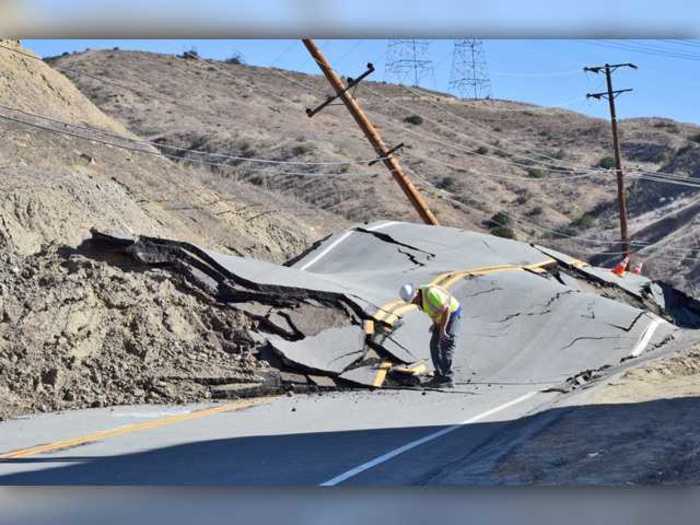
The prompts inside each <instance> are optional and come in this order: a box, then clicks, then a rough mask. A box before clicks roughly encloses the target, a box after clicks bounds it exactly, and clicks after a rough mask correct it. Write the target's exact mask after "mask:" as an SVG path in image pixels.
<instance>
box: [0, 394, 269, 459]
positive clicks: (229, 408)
mask: <svg viewBox="0 0 700 525" xmlns="http://www.w3.org/2000/svg"><path fill="white" fill-rule="evenodd" d="M272 399H274V397H263V398H259V399H242V400H240V401H235V402H232V403H226V404H223V405H219V406H216V407H212V408H205V409H202V410H195V411H193V412H188V413H186V414H177V415H174V416H166V417H162V418H159V419H154V420H152V421H145V422H143V423H133V424H130V425H124V426H121V427H117V428H114V429H112V430H100V431H98V432H93V433H92V434H86V435H84V436H79V437H76V438H71V439H64V440H61V441H54V442H53V443H46V444H44V445H37V446H35V447H30V448H24V449H20V450H14V451H10V452H5V453H3V454H0V459H16V458H26V457H29V456H36V455H37V454H45V453H47V452H54V451H56V450H61V449H65V448H72V447H77V446H79V445H87V444H88V443H95V442H97V441H103V440H105V439H108V438H113V437H116V436H122V435H124V434H130V433H132V432H143V431H144V430H151V429H154V428H160V427H164V426H167V425H173V424H175V423H182V422H183V421H193V420H195V419H201V418H203V417H207V416H213V415H214V414H222V413H224V412H233V411H235V410H242V409H244V408H250V407H253V406H256V405H261V404H264V403H269V402H270V401H271V400H272Z"/></svg>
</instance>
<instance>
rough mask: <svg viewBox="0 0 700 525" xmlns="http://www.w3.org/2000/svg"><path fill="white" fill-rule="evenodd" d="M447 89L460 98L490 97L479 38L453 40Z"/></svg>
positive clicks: (488, 81)
mask: <svg viewBox="0 0 700 525" xmlns="http://www.w3.org/2000/svg"><path fill="white" fill-rule="evenodd" d="M449 89H450V91H452V92H453V93H454V94H456V95H457V96H459V97H461V98H472V99H474V100H477V99H480V98H491V79H490V78H489V72H488V69H487V67H486V53H484V43H483V42H482V41H481V40H476V39H474V38H465V39H462V40H455V45H454V52H453V54H452V71H451V73H450V84H449Z"/></svg>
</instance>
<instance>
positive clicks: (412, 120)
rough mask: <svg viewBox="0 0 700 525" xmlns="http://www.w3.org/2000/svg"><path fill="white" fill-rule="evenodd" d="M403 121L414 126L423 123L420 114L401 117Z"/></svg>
mask: <svg viewBox="0 0 700 525" xmlns="http://www.w3.org/2000/svg"><path fill="white" fill-rule="evenodd" d="M403 121H404V122H407V123H408V124H413V125H414V126H420V125H421V124H423V117H421V116H420V115H411V116H408V117H406V118H405V119H403Z"/></svg>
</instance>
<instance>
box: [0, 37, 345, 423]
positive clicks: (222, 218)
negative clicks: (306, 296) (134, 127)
mask: <svg viewBox="0 0 700 525" xmlns="http://www.w3.org/2000/svg"><path fill="white" fill-rule="evenodd" d="M0 45H1V46H2V47H0V85H1V86H2V89H1V90H0V91H1V92H0V106H2V107H0V135H1V137H2V141H0V252H1V256H0V320H1V321H0V399H1V401H0V418H3V417H8V416H10V415H17V414H22V413H27V412H31V411H34V410H53V409H59V408H68V407H84V406H93V405H95V406H97V405H103V404H119V403H125V402H142V401H149V402H154V401H171V402H173V401H185V400H191V399H198V398H202V397H203V396H205V395H206V392H207V391H208V390H207V389H206V388H205V387H204V386H203V385H205V384H206V382H207V381H212V380H214V381H215V380H216V379H217V378H218V380H219V381H221V380H223V379H226V378H228V379H229V380H236V379H237V378H238V379H240V380H244V379H245V378H246V377H248V376H249V375H250V374H252V373H253V372H254V371H255V370H259V369H260V368H261V367H264V364H261V363H259V362H258V361H256V360H254V359H252V358H251V357H250V355H249V351H250V347H249V346H250V345H248V344H247V343H246V342H245V341H243V342H242V341H241V339H240V334H241V333H242V332H241V331H242V330H243V329H244V328H246V327H248V326H250V323H251V321H250V320H249V319H247V318H245V317H243V316H242V315H240V314H236V313H235V312H233V311H231V310H222V309H221V308H219V307H217V305H215V304H211V301H206V300H204V299H202V298H200V297H198V296H197V295H196V294H192V293H191V292H189V291H187V290H186V288H182V289H180V288H177V287H175V286H173V285H172V284H171V280H170V279H165V278H164V277H163V276H162V275H161V274H160V273H159V271H158V270H146V269H138V268H132V267H128V266H127V267H123V266H120V265H118V264H117V265H116V266H115V265H114V261H109V262H108V261H106V260H103V258H102V257H101V256H100V254H99V253H96V252H90V251H89V250H87V251H86V250H85V249H84V247H83V248H80V249H78V248H79V247H80V246H82V243H83V241H84V240H85V239H86V238H87V237H88V236H89V235H90V233H89V232H90V228H92V227H97V228H98V229H101V230H103V231H109V230H116V231H119V232H125V233H129V232H131V233H139V234H146V235H154V236H164V237H168V238H173V239H180V240H186V241H192V242H194V243H197V244H199V245H201V246H204V247H209V248H213V249H217V250H219V251H222V252H225V253H226V252H228V253H233V254H241V255H252V256H255V257H259V258H262V259H267V260H271V261H276V262H282V261H285V260H287V259H288V258H289V257H291V256H293V255H295V254H297V253H298V252H300V251H301V250H302V249H304V248H305V247H307V246H308V245H309V244H310V243H311V242H312V241H315V240H317V239H318V238H320V237H322V236H324V235H326V234H327V233H329V232H330V231H333V230H336V229H338V228H341V227H343V226H344V225H345V224H346V221H345V220H344V219H342V218H340V217H338V216H336V215H333V214H327V213H324V212H320V213H319V212H316V211H312V210H310V209H308V208H307V207H305V205H304V203H303V202H301V201H295V200H294V199H290V198H289V197H288V196H281V195H280V194H278V193H275V192H273V191H268V190H265V189H263V188H260V187H255V186H251V185H249V184H242V183H239V182H236V181H230V182H229V183H228V184H226V185H225V186H223V185H220V186H218V187H217V189H212V188H211V187H210V186H209V185H208V181H209V180H210V179H211V177H212V176H213V174H212V173H211V172H210V171H207V170H201V169H196V168H190V167H187V166H185V165H182V164H178V163H174V162H172V161H171V160H169V159H167V158H163V157H162V156H161V155H159V153H158V151H157V150H156V149H155V148H152V147H150V146H148V145H143V144H134V143H133V140H135V139H138V137H137V136H136V135H133V134H132V133H131V132H129V131H127V130H126V129H125V128H124V126H122V125H121V124H120V123H119V122H118V121H116V120H114V119H113V118H111V117H110V116H107V115H105V114H104V113H103V112H102V111H101V110H100V109H99V108H97V107H96V106H95V105H94V104H93V103H92V102H91V101H90V100H88V99H87V98H86V97H85V96H84V95H83V94H82V93H81V92H80V91H78V89H77V88H76V87H75V86H74V85H73V84H72V82H71V81H70V80H68V79H67V78H65V77H64V76H63V75H62V74H61V73H59V72H58V71H56V70H54V69H52V68H51V67H49V66H48V65H46V64H45V63H44V62H43V61H42V60H40V59H38V58H37V57H34V56H32V54H31V52H29V51H27V50H26V49H22V48H21V47H19V46H18V44H17V43H16V42H9V41H1V42H0ZM8 48H9V49H8ZM8 108H11V109H8ZM18 110H19V111H18ZM35 115H41V116H42V118H38V117H36V116H35ZM87 128H89V129H87ZM93 128H94V129H98V130H101V131H99V132H98V131H94V129H93ZM87 132H89V137H90V140H85V138H84V137H85V134H86V133H87ZM123 146H126V147H127V148H132V149H125V148H124V147H123ZM144 152H145V153H144ZM182 286H185V285H184V284H183V285H182ZM212 378H213V379H212Z"/></svg>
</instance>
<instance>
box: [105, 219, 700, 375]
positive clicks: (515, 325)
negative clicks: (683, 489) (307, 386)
mask: <svg viewBox="0 0 700 525" xmlns="http://www.w3.org/2000/svg"><path fill="white" fill-rule="evenodd" d="M378 230H381V231H378ZM99 237H100V238H101V239H102V240H105V239H109V237H108V236H106V235H101V234H100V235H99ZM129 242H130V240H129V239H125V238H124V237H115V238H114V240H113V244H114V245H115V246H117V247H119V248H121V249H124V248H125V247H126V249H127V251H130V252H131V253H132V254H134V255H135V256H137V257H138V258H139V259H140V260H142V261H145V262H150V263H152V264H163V263H164V262H170V263H171V264H172V269H173V270H174V271H180V272H184V273H186V274H189V275H190V276H194V275H205V276H207V282H206V290H216V292H215V293H216V294H218V296H219V299H220V300H221V301H222V302H224V303H226V304H229V305H230V306H231V307H233V308H239V309H240V310H241V311H244V312H247V313H248V314H249V315H251V316H252V317H253V318H254V319H256V320H257V321H258V324H257V330H258V332H259V334H258V335H261V336H262V337H263V338H266V340H267V341H268V343H269V345H270V346H271V347H272V348H273V349H274V351H275V352H276V353H277V354H278V355H279V356H280V357H281V358H282V359H283V361H284V362H286V363H288V364H291V365H293V366H297V367H299V368H300V369H302V370H306V371H313V372H315V373H325V374H329V375H332V376H335V377H343V374H344V373H345V372H347V371H348V370H349V369H353V370H356V371H355V372H353V373H352V374H345V377H346V378H350V377H354V378H357V377H362V378H363V379H362V380H361V381H359V383H361V384H371V385H375V383H377V381H378V379H377V378H380V377H381V378H384V376H385V374H382V373H381V370H380V369H379V363H380V362H381V360H389V361H390V362H391V363H393V364H394V365H401V364H407V363H421V362H422V363H424V364H425V365H426V370H427V371H430V370H431V369H432V364H431V360H430V352H429V340H430V330H429V329H430V321H429V320H428V318H427V317H426V316H425V315H423V314H421V313H420V312H418V311H417V310H416V309H415V308H414V307H411V306H408V305H405V304H404V303H402V302H401V301H399V300H398V299H397V291H398V288H399V287H400V286H401V285H402V284H404V283H405V282H406V281H411V282H413V283H414V284H424V283H429V282H432V283H435V284H440V285H442V286H445V287H446V288H448V289H449V290H450V292H451V293H452V294H453V295H454V296H455V297H456V298H457V299H458V300H459V301H460V302H461V303H462V304H463V306H464V323H463V328H462V333H461V334H459V337H458V341H457V345H458V347H457V349H456V352H455V360H454V369H455V373H456V381H457V382H467V381H470V380H472V379H473V376H474V374H475V373H476V374H478V375H479V376H483V377H491V376H493V375H494V374H497V375H498V376H499V377H502V378H507V379H508V380H512V381H523V380H527V379H528V378H532V377H535V376H536V377H546V378H549V379H550V380H551V381H559V380H562V379H563V378H566V377H570V376H572V375H574V374H576V373H577V372H579V371H581V370H586V369H595V368H599V367H601V366H603V365H606V364H613V363H617V362H619V361H620V360H621V359H624V358H626V357H628V356H629V355H630V353H631V352H633V351H634V350H635V348H637V347H638V346H639V343H640V341H641V340H642V338H643V336H644V335H645V333H646V332H645V330H646V329H647V328H648V326H649V322H650V321H649V319H648V318H647V317H645V316H644V313H645V311H646V310H645V309H644V307H643V305H644V303H643V300H642V299H643V298H642V295H643V290H642V288H643V287H644V286H647V287H648V286H649V285H650V284H651V281H649V280H648V279H645V278H642V277H640V276H634V277H633V278H631V277H630V278H629V279H618V278H617V277H615V278H612V277H609V276H608V274H610V272H609V271H608V270H605V269H595V268H592V267H589V266H585V265H584V264H583V263H580V261H577V260H576V259H574V258H571V257H568V256H566V255H565V254H561V253H559V252H556V251H554V250H548V249H546V248H542V247H539V246H532V245H529V244H527V243H522V242H517V241H513V240H509V239H502V238H499V237H493V236H489V235H484V234H480V233H475V232H466V231H461V230H457V229H455V228H446V227H433V226H425V225H419V224H409V223H398V222H383V223H382V222H380V223H375V224H372V225H367V226H364V227H355V228H352V229H350V230H348V231H346V232H342V233H338V234H336V235H332V236H330V237H328V238H326V239H324V240H322V241H320V242H318V243H316V244H314V245H313V246H312V247H311V248H310V249H309V250H307V251H306V252H304V253H303V254H302V255H300V256H299V257H296V258H295V259H293V260H291V261H289V262H288V263H287V264H286V265H284V266H278V265H274V264H271V263H266V262H262V261H257V260H254V259H250V258H243V257H238V256H233V255H224V254H220V253H216V252H213V251H211V250H206V249H202V248H199V247H196V246H193V245H190V244H187V243H177V242H174V241H167V240H162V239H147V238H144V239H141V240H131V242H132V244H131V245H129ZM557 261H559V263H557ZM524 270H525V271H524ZM197 272H198V273H197ZM587 278H590V279H591V280H595V282H596V283H598V284H600V282H601V281H604V282H605V283H606V284H607V285H609V286H613V287H618V288H620V289H621V290H622V291H621V292H620V293H622V294H623V295H622V298H623V299H624V298H627V299H628V300H627V301H625V300H618V299H619V298H617V297H613V298H609V297H605V296H604V295H610V292H609V288H606V287H601V288H596V286H595V285H593V284H588V283H587V281H586V279H587ZM616 280H620V281H622V283H617V282H616ZM628 281H629V282H628ZM630 283H631V284H630ZM596 292H598V293H596ZM624 294H631V295H629V296H627V295H624ZM312 303H313V305H315V306H314V307H312V306H311V305H312ZM681 306H682V305H681ZM657 307H658V309H663V308H662V305H657ZM692 314H693V312H692V311H691V312H690V313H689V314H687V316H688V317H689V318H690V317H691V316H692ZM366 319H374V320H375V322H377V323H378V326H379V327H380V330H377V333H375V334H374V335H373V336H372V337H370V338H367V337H365V338H364V339H363V333H362V329H361V325H362V323H363V322H364V320H366ZM641 319H644V322H638V321H640V320H641ZM382 326H383V327H384V328H381V327H382ZM674 329H675V328H674V327H673V325H671V324H669V323H664V324H663V325H662V326H660V327H658V328H657V327H656V326H655V327H654V333H652V334H650V335H649V337H648V340H646V341H644V346H645V347H646V346H649V347H650V348H651V347H653V346H654V345H656V344H659V343H660V342H661V341H663V340H664V338H667V337H668V336H669V334H671V333H672V332H673V330H674ZM367 344H369V345H370V346H371V347H372V348H373V349H374V351H375V352H376V353H377V355H378V356H379V357H380V358H381V359H379V360H375V361H377V362H374V361H368V362H364V361H363V360H365V359H367V350H368V347H367V346H366V345H367ZM361 369H363V370H365V372H366V373H365V372H360V370H361ZM372 370H375V373H374V376H373V374H372ZM383 381H384V379H382V380H381V381H380V385H381V384H382V383H383ZM351 382H355V383H357V382H358V381H355V380H351ZM375 386H376V385H375Z"/></svg>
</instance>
